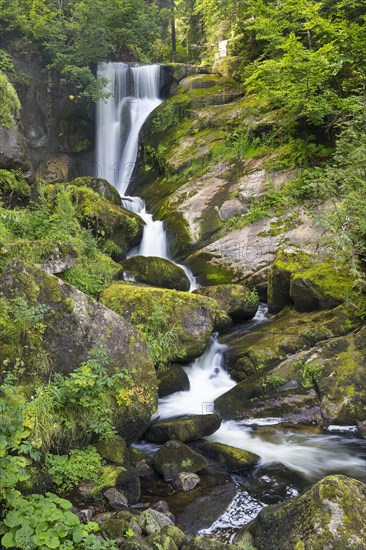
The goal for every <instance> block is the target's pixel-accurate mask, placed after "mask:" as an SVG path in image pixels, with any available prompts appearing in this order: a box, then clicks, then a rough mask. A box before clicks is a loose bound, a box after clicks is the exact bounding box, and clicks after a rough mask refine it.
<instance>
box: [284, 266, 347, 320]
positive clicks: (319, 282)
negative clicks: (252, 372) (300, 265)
mask: <svg viewBox="0 0 366 550" xmlns="http://www.w3.org/2000/svg"><path fill="white" fill-rule="evenodd" d="M352 285H353V281H352V277H351V275H350V273H349V271H348V270H347V269H345V268H342V267H339V266H335V265H333V264H330V263H322V264H317V265H314V266H312V267H310V268H309V269H307V270H306V271H303V272H301V273H297V274H295V275H294V276H293V277H292V278H291V287H290V296H291V300H292V301H293V303H294V304H295V308H296V309H297V311H313V310H315V309H329V308H333V307H337V306H338V305H339V304H341V303H342V302H344V300H345V299H346V298H347V296H349V295H350V293H351V290H352Z"/></svg>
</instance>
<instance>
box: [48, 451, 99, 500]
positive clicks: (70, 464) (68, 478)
mask: <svg viewBox="0 0 366 550" xmlns="http://www.w3.org/2000/svg"><path fill="white" fill-rule="evenodd" d="M101 467H102V459H101V457H100V455H99V454H98V452H97V450H96V449H95V447H87V448H86V449H85V450H80V449H72V450H71V451H70V453H69V455H52V454H48V455H47V456H46V460H45V470H46V472H48V473H49V474H50V475H51V476H52V481H53V483H54V484H55V485H56V487H57V488H58V489H60V491H62V492H64V491H70V490H71V489H73V488H74V487H76V485H78V483H80V482H81V481H97V479H98V477H99V475H100V472H101Z"/></svg>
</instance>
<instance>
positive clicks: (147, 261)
mask: <svg viewBox="0 0 366 550" xmlns="http://www.w3.org/2000/svg"><path fill="white" fill-rule="evenodd" d="M121 266H122V271H121V273H120V274H119V278H121V279H122V278H123V275H124V273H126V274H127V275H129V276H132V277H134V279H135V280H136V281H137V282H138V283H145V284H148V285H153V286H158V287H162V288H170V289H175V290H182V291H188V290H189V288H190V282H189V280H188V277H187V275H186V273H185V272H184V270H183V269H182V268H181V267H179V266H178V265H177V264H174V263H173V262H171V261H170V260H167V259H165V258H157V257H155V256H134V257H133V258H129V259H128V260H125V261H123V262H122V263H121Z"/></svg>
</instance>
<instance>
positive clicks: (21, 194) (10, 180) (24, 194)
mask: <svg viewBox="0 0 366 550" xmlns="http://www.w3.org/2000/svg"><path fill="white" fill-rule="evenodd" d="M29 195H30V187H29V185H28V183H27V182H26V180H25V178H24V176H23V174H22V173H21V172H20V171H19V170H3V169H0V200H1V199H8V200H9V201H10V203H11V202H12V198H13V197H15V198H16V199H24V198H28V197H29Z"/></svg>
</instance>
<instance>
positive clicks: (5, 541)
mask: <svg viewBox="0 0 366 550" xmlns="http://www.w3.org/2000/svg"><path fill="white" fill-rule="evenodd" d="M1 544H2V545H3V547H4V548H14V547H15V546H16V543H15V539H14V533H13V531H8V532H7V533H5V535H4V536H3V538H2V539H1Z"/></svg>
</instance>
